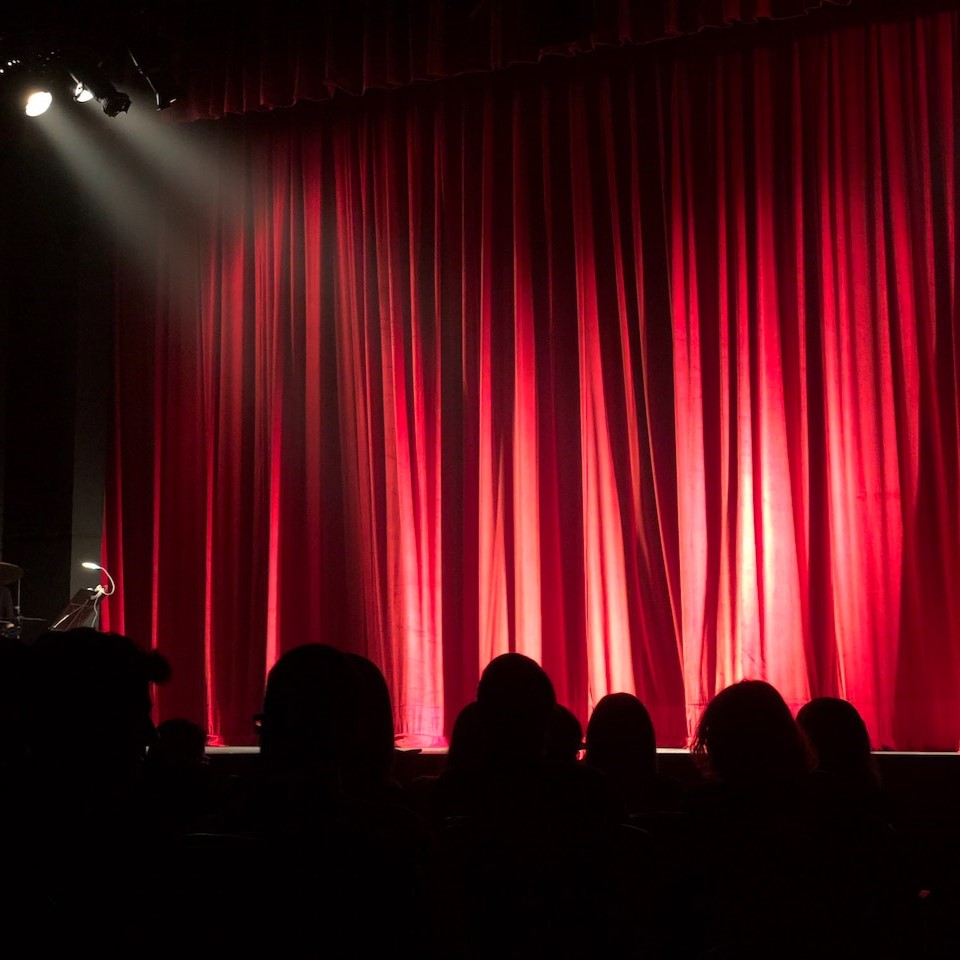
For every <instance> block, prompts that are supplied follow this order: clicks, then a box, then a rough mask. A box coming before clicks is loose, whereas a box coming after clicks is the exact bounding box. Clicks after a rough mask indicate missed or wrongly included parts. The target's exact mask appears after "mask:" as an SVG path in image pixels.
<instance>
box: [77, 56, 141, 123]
mask: <svg viewBox="0 0 960 960" xmlns="http://www.w3.org/2000/svg"><path fill="white" fill-rule="evenodd" d="M70 76H71V77H73V80H74V82H75V83H76V85H77V86H76V92H75V93H74V99H75V100H78V101H80V102H81V103H82V102H84V97H83V94H82V93H81V91H80V88H81V87H82V88H83V90H84V91H89V93H90V95H91V96H90V97H86V98H85V99H87V100H89V99H91V97H93V98H96V101H97V103H99V104H100V106H101V107H103V112H104V113H105V114H106V115H107V116H108V117H115V116H116V115H117V114H118V113H126V112H127V111H128V110H129V109H130V98H129V97H128V96H127V95H126V94H125V93H121V92H120V91H119V90H117V88H116V87H115V86H114V85H113V84H112V83H111V82H110V81H109V80H108V79H107V78H106V76H105V74H104V73H103V71H102V70H101V69H100V68H99V67H98V66H96V65H94V64H89V63H88V64H73V65H72V69H71V70H70Z"/></svg>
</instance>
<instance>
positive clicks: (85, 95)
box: [73, 83, 93, 103]
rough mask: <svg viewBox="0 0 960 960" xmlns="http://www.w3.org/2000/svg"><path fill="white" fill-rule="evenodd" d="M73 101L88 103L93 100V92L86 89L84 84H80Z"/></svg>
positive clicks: (74, 92) (74, 93)
mask: <svg viewBox="0 0 960 960" xmlns="http://www.w3.org/2000/svg"><path fill="white" fill-rule="evenodd" d="M73 99H74V100H76V101H77V103H87V102H88V101H90V100H92V99H93V91H92V90H90V89H89V88H87V87H85V86H84V85H83V84H82V83H78V84H77V87H76V89H75V90H74V91H73Z"/></svg>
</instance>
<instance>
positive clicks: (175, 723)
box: [147, 717, 207, 767]
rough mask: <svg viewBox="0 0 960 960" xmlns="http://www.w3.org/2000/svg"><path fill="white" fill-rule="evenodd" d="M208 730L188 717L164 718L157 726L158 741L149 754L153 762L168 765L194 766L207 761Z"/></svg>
mask: <svg viewBox="0 0 960 960" xmlns="http://www.w3.org/2000/svg"><path fill="white" fill-rule="evenodd" d="M206 749H207V731H206V730H204V729H203V727H201V726H200V724H199V723H194V722H193V720H188V719H187V718H186V717H173V718H172V719H170V720H164V721H163V723H161V724H159V725H158V727H157V738H156V742H155V743H154V744H153V745H152V746H151V747H150V753H149V754H148V755H147V756H148V759H149V760H150V761H151V763H161V764H163V765H165V766H168V767H192V766H197V765H199V764H202V763H204V762H205V761H206Z"/></svg>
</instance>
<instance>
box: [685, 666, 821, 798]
mask: <svg viewBox="0 0 960 960" xmlns="http://www.w3.org/2000/svg"><path fill="white" fill-rule="evenodd" d="M693 753H694V756H696V757H699V758H701V759H702V760H704V761H705V762H706V767H707V773H708V774H709V775H711V776H714V777H717V778H718V779H720V780H726V781H729V782H736V781H761V780H793V779H797V778H799V777H801V776H802V775H803V774H804V773H805V772H806V771H807V769H808V759H807V750H806V746H805V744H804V740H803V736H802V734H801V733H800V728H799V727H798V726H797V724H796V723H795V722H794V719H793V715H792V714H791V713H790V708H789V707H788V706H787V705H786V703H785V702H784V700H783V697H781V696H780V694H779V693H778V692H777V691H776V689H774V687H772V686H771V685H770V684H769V683H765V682H764V681H762V680H741V681H740V682H739V683H734V684H733V685H732V686H729V687H727V688H726V690H723V691H721V692H720V693H718V694H717V695H716V696H715V697H714V698H713V700H711V701H710V703H709V704H708V705H707V708H706V709H705V710H704V711H703V715H702V716H701V717H700V723H699V725H698V727H697V734H696V737H695V738H694V745H693Z"/></svg>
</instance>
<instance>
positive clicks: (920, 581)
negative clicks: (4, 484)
mask: <svg viewBox="0 0 960 960" xmlns="http://www.w3.org/2000/svg"><path fill="white" fill-rule="evenodd" d="M958 39H960V36H958V14H957V12H955V11H954V12H946V13H940V14H935V15H929V16H924V17H919V18H916V19H914V20H910V21H907V22H901V23H895V24H882V25H881V24H874V25H860V26H850V27H847V28H844V29H839V30H834V31H831V32H827V33H822V34H814V33H810V32H808V33H806V34H805V35H803V36H799V35H795V36H792V37H784V36H781V35H777V36H770V37H768V38H767V40H766V41H765V42H763V43H757V44H756V45H755V46H753V47H747V46H745V45H744V43H743V42H742V41H741V42H738V43H737V45H736V46H734V45H733V43H727V44H725V45H724V46H723V47H722V48H720V49H715V50H712V51H711V52H709V53H708V52H705V50H704V48H703V46H702V45H698V44H694V43H689V44H686V45H680V46H672V47H669V48H668V47H663V46H661V47H659V48H657V49H654V48H648V49H646V50H634V51H622V52H620V53H618V54H617V55H616V56H613V55H608V56H594V57H583V58H578V59H577V60H575V61H573V60H562V61H561V60H558V61H554V62H552V63H551V64H540V65H539V66H536V67H529V68H516V69H513V70H510V71H503V72H500V73H496V74H489V75H486V76H475V77H464V78H460V79H457V80H452V81H447V82H444V83H443V84H431V85H426V86H423V87H419V88H409V89H406V90H403V91H394V92H391V93H380V94H373V95H368V96H366V97H364V98H363V99H362V100H358V101H347V100H344V101H334V102H332V103H328V104H325V105H323V106H320V107H315V108H313V109H298V110H294V111H285V112H277V113H273V114H269V115H263V116H259V117H252V118H246V119H244V121H242V122H229V123H228V122H220V123H214V124H205V125H195V126H194V127H193V128H191V129H189V130H187V131H185V133H187V134H189V140H190V141H191V146H192V147H193V148H195V149H198V150H199V149H201V148H202V149H203V151H204V157H205V159H204V161H203V162H204V163H205V164H207V165H209V164H214V167H213V171H214V173H215V174H216V176H215V177H214V178H213V179H212V180H210V179H209V170H208V171H207V172H208V181H207V186H206V187H205V188H204V189H205V193H206V202H205V203H204V204H203V205H202V206H201V207H199V208H197V207H196V206H194V207H191V206H190V203H189V202H187V200H186V199H183V198H181V197H180V195H179V194H177V193H176V192H172V191H168V192H167V193H165V194H163V197H162V200H163V204H162V210H158V225H157V228H156V232H155V234H154V235H153V236H152V237H151V239H150V243H152V244H153V247H152V248H151V249H149V250H145V251H140V253H145V254H146V256H144V257H141V260H144V261H149V263H150V269H149V270H148V271H147V272H146V273H144V272H143V271H142V270H141V271H139V272H138V271H132V270H128V271H127V272H126V273H123V274H121V277H120V279H119V281H118V302H119V310H118V316H117V405H116V409H117V422H116V430H115V442H114V461H113V463H114V468H113V474H112V480H111V484H110V489H109V494H108V503H107V512H106V559H105V563H106V565H107V566H108V567H109V568H110V569H111V571H115V572H116V573H117V574H118V576H117V580H118V583H119V589H118V592H117V595H116V597H114V598H112V599H111V600H110V601H109V609H108V617H109V619H108V621H107V622H108V623H109V625H110V627H112V628H118V629H121V630H126V631H127V632H129V633H130V634H132V635H135V636H141V637H144V638H145V639H148V640H150V641H151V642H153V643H155V644H157V645H159V646H161V647H162V648H164V649H165V650H166V651H167V653H168V654H169V656H170V657H171V659H172V661H173V666H174V681H173V683H172V684H171V685H170V687H169V688H168V689H164V690H161V691H160V701H159V705H160V712H161V716H171V715H174V714H187V715H192V716H202V717H205V718H206V719H207V721H208V722H209V724H210V726H211V729H212V732H213V733H214V734H215V735H217V736H218V737H220V738H221V739H222V740H223V741H225V742H229V743H244V742H250V741H251V739H252V730H251V726H250V722H249V717H250V715H251V714H252V713H253V712H255V710H256V709H257V707H258V704H259V700H260V695H261V692H262V686H263V681H264V675H265V671H266V670H267V669H268V667H269V666H270V664H271V663H272V662H273V661H274V659H275V658H276V656H277V655H278V654H279V653H280V652H282V651H283V650H284V649H286V648H288V647H290V646H293V645H295V644H298V643H300V642H303V641H306V640H329V641H331V642H335V643H338V644H340V645H343V646H348V647H350V648H352V649H356V650H359V651H361V652H364V653H366V654H368V655H369V656H370V657H372V658H373V659H374V660H375V661H376V662H377V663H378V664H379V665H380V666H381V668H382V669H383V670H384V672H385V674H386V676H387V679H388V682H389V685H390V688H391V691H392V694H393V697H394V701H395V710H396V719H397V726H398V732H399V733H400V734H402V735H403V736H405V737H407V738H408V739H407V740H406V741H405V742H408V743H411V742H420V743H429V742H436V741H438V740H439V738H440V737H441V736H442V735H443V733H444V730H445V729H446V730H449V727H450V721H451V718H452V717H453V715H454V714H455V712H456V710H457V709H459V707H460V706H462V705H463V703H465V702H466V701H467V700H469V699H470V698H471V697H472V695H473V692H474V690H475V684H476V680H477V677H478V675H479V672H480V670H481V668H482V667H483V666H484V664H485V663H486V662H487V661H488V660H489V659H490V658H491V657H493V656H494V655H496V654H498V653H500V652H502V651H505V650H519V651H521V652H524V653H527V654H529V655H531V656H533V657H535V658H536V659H538V660H539V661H541V662H542V663H543V664H544V666H545V667H546V669H547V670H548V671H549V673H550V674H551V676H552V677H553V680H554V682H555V684H556V687H557V690H558V693H559V696H560V698H561V700H562V701H563V702H565V703H566V704H568V705H569V706H570V707H571V708H572V709H574V710H575V711H576V712H577V713H578V714H579V715H580V717H581V719H585V718H586V715H587V712H588V710H589V708H590V707H591V705H592V704H593V703H595V702H596V700H597V699H598V698H599V697H601V696H602V695H604V694H605V693H607V692H609V691H615V690H630V691H636V693H637V694H638V695H639V696H640V697H641V698H642V699H643V700H644V701H645V702H646V703H647V704H648V706H649V707H650V709H651V713H652V715H653V717H654V720H655V723H656V726H657V730H658V735H659V740H660V742H661V744H682V743H684V742H685V739H686V737H687V735H688V732H689V730H690V728H691V725H692V724H693V723H694V722H695V721H696V719H697V717H698V716H699V713H700V710H701V709H702V707H703V705H704V704H705V703H706V702H707V701H708V700H709V698H710V697H711V696H712V695H713V694H714V693H715V692H716V691H717V690H719V689H721V688H722V687H723V686H724V685H726V684H728V683H730V682H732V681H735V680H737V679H740V678H742V677H763V678H767V679H769V680H770V681H771V682H773V683H774V684H775V685H776V686H777V687H778V688H779V689H780V690H781V692H782V693H783V694H784V696H785V697H786V699H787V700H788V702H790V704H791V705H792V706H793V707H797V706H798V705H800V704H801V703H803V702H804V701H805V700H806V699H807V698H808V697H809V696H811V695H815V694H834V695H840V696H844V697H847V698H849V699H850V700H852V701H853V702H854V703H855V704H856V706H857V707H858V708H859V709H860V710H861V711H862V713H863V714H864V716H865V718H866V720H867V722H868V725H869V727H870V729H871V732H872V734H873V737H874V740H875V741H876V743H877V744H880V745H884V746H890V747H899V748H905V749H919V748H941V749H955V748H956V747H957V742H958V729H960V693H958V691H960V590H958V587H957V585H958V584H960V509H958V504H957V493H958V489H960V486H958V479H960V439H958V430H960V388H958V373H960V346H958V340H957V335H958V324H957V320H958V315H957V310H958V304H957V291H956V276H957V255H958V246H957V240H956V235H955V232H956V214H957V195H956V187H957V175H958V145H957V133H958V130H960V124H958V119H960V118H958V105H960V89H958V85H960V60H958V59H957V57H958V54H957V50H958V49H960V48H958ZM131 119H132V118H131ZM125 129H127V130H131V129H133V128H131V127H127V128H125ZM201 166H202V165H201V164H200V163H197V164H195V165H191V164H182V165H181V169H180V175H181V176H183V177H185V178H186V177H189V175H190V174H191V173H196V172H197V171H199V170H200V168H201ZM186 182H187V181H185V183H186Z"/></svg>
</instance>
